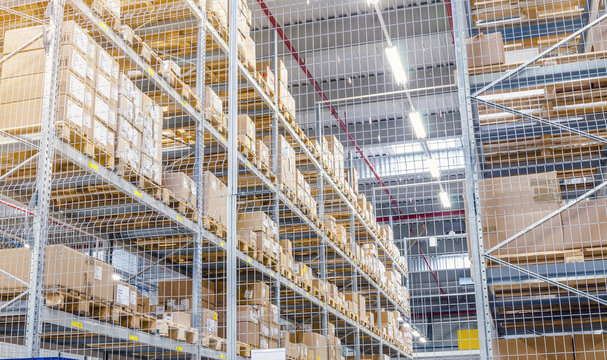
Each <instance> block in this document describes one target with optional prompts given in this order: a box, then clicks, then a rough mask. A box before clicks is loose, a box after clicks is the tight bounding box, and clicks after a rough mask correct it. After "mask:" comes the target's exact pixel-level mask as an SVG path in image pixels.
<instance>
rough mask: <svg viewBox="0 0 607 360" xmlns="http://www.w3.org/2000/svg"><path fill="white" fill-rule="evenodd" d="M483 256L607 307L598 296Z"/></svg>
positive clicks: (489, 256)
mask: <svg viewBox="0 0 607 360" xmlns="http://www.w3.org/2000/svg"><path fill="white" fill-rule="evenodd" d="M483 256H484V257H485V258H487V259H488V260H490V261H493V262H495V263H497V264H500V265H503V266H506V267H509V268H511V269H514V270H516V271H518V272H521V273H523V274H526V275H529V276H531V277H534V278H536V279H539V280H541V281H544V282H547V283H549V284H551V285H554V286H557V287H559V288H561V289H564V290H567V291H569V292H571V293H574V294H576V295H579V296H582V297H585V298H587V299H589V300H592V301H596V302H598V303H599V304H601V305H607V300H604V299H601V298H600V297H598V296H594V295H590V294H588V293H586V292H584V291H581V290H578V289H576V288H573V287H571V286H569V285H565V284H562V283H560V282H558V281H555V280H552V279H550V278H548V277H546V276H543V275H540V274H538V273H535V272H533V271H531V270H529V269H525V268H523V267H520V266H517V265H514V264H510V263H509V262H507V261H504V260H501V259H498V258H496V257H494V256H491V255H487V254H485V255H483Z"/></svg>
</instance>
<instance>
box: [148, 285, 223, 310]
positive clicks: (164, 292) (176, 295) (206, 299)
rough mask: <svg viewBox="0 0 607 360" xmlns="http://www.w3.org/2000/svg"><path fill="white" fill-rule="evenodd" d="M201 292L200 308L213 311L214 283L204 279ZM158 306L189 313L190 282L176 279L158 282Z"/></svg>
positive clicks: (214, 301) (214, 299) (214, 300)
mask: <svg viewBox="0 0 607 360" xmlns="http://www.w3.org/2000/svg"><path fill="white" fill-rule="evenodd" d="M201 291H202V302H201V308H205V309H211V310H213V309H215V305H216V296H217V295H216V286H215V282H213V281H211V280H206V279H204V280H203V281H202V284H201ZM158 304H160V305H167V307H171V308H172V309H174V310H175V311H191V310H192V306H191V304H192V280H191V279H178V280H165V281H160V282H159V283H158ZM177 309H179V310H177ZM169 310H171V309H169Z"/></svg>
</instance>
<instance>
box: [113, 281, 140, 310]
mask: <svg viewBox="0 0 607 360" xmlns="http://www.w3.org/2000/svg"><path fill="white" fill-rule="evenodd" d="M137 297H138V295H137V288H136V287H135V286H133V285H130V284H127V283H124V282H122V281H117V282H115V283H114V304H115V305H120V306H121V307H123V308H125V309H128V310H131V311H133V312H135V311H137Z"/></svg>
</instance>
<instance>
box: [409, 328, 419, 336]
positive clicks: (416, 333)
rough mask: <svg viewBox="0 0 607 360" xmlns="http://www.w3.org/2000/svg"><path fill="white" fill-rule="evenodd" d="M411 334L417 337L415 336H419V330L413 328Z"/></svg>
mask: <svg viewBox="0 0 607 360" xmlns="http://www.w3.org/2000/svg"><path fill="white" fill-rule="evenodd" d="M411 335H413V336H414V337H416V338H417V337H419V331H417V330H415V329H414V330H412V331H411Z"/></svg>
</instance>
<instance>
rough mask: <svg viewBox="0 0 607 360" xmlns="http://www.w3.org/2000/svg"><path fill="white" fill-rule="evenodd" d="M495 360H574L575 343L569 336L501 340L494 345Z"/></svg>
mask: <svg viewBox="0 0 607 360" xmlns="http://www.w3.org/2000/svg"><path fill="white" fill-rule="evenodd" d="M493 358H494V359H495V360H513V359H516V360H573V359H575V358H576V357H575V356H574V351H573V341H571V335H569V336H554V337H553V336H542V337H529V338H519V339H501V340H497V341H494V343H493Z"/></svg>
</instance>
